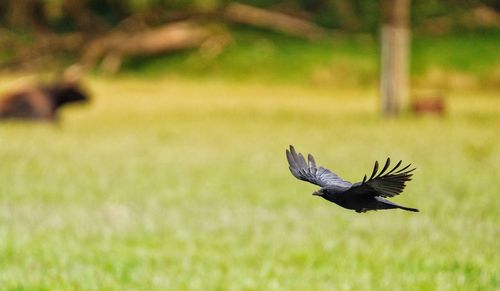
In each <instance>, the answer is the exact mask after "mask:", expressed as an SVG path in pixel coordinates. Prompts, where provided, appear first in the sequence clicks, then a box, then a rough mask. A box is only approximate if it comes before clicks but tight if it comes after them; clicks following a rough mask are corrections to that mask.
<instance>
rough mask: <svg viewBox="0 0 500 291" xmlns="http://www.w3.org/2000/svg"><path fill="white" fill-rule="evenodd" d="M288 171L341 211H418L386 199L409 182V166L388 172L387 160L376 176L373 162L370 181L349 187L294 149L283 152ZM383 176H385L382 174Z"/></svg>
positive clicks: (397, 167) (349, 184) (365, 180)
mask: <svg viewBox="0 0 500 291" xmlns="http://www.w3.org/2000/svg"><path fill="white" fill-rule="evenodd" d="M286 157H287V159H288V164H289V165H290V166H289V168H290V171H291V172H292V174H293V175H294V176H295V177H296V178H297V179H299V180H303V181H307V182H310V183H313V184H315V185H318V186H321V187H322V188H321V189H320V190H318V191H316V192H314V193H313V195H318V196H321V197H323V198H324V199H326V200H328V201H331V202H333V203H335V204H337V205H339V206H341V207H344V208H347V209H351V210H354V211H356V212H366V211H369V210H380V209H394V208H399V209H404V210H407V211H413V212H418V209H415V208H409V207H404V206H401V205H397V204H395V203H393V202H391V201H389V200H387V199H384V198H386V197H393V196H396V195H398V194H400V193H401V192H403V189H404V188H405V186H406V185H405V183H406V182H407V181H410V180H411V176H412V174H411V172H412V171H413V170H415V169H410V170H407V169H408V168H409V167H410V165H408V166H406V167H403V168H402V169H399V166H400V165H401V161H399V163H397V164H396V166H394V167H393V168H392V169H391V170H389V171H388V172H387V173H386V171H387V170H388V168H389V166H390V159H387V161H386V163H385V165H384V167H383V169H382V170H381V171H380V172H379V173H377V172H378V162H375V166H374V169H373V173H372V175H371V176H370V178H369V179H367V177H366V176H365V177H364V179H363V181H362V182H358V183H355V184H352V183H350V182H348V181H345V180H343V179H342V178H340V177H339V176H337V175H336V174H335V173H332V172H331V171H330V170H328V169H325V168H323V167H321V166H316V161H315V160H314V157H313V156H312V155H310V154H309V155H308V162H306V160H305V158H304V156H302V154H300V153H299V154H297V152H296V151H295V149H294V147H293V146H290V150H287V151H286ZM384 173H385V174H384Z"/></svg>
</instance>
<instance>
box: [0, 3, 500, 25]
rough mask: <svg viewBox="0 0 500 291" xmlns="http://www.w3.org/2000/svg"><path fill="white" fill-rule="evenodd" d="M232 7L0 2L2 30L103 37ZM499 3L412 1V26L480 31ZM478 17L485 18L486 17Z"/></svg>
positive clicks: (342, 19) (326, 16) (323, 13)
mask: <svg viewBox="0 0 500 291" xmlns="http://www.w3.org/2000/svg"><path fill="white" fill-rule="evenodd" d="M233 2H235V1H230V0H210V1H205V0H170V1H168V0H65V1H63V0H23V1H19V0H3V1H0V25H2V26H4V27H8V28H10V29H14V30H36V31H47V30H52V31H68V30H73V31H75V30H89V29H90V30H94V31H100V30H103V29H105V28H106V27H114V26H115V25H117V24H119V23H120V22H122V21H123V20H124V19H127V18H130V17H132V16H135V17H136V18H140V19H141V20H143V21H145V22H147V23H148V24H151V25H155V24H158V23H162V22H165V21H168V20H172V19H177V18H183V17H188V16H190V15H192V14H196V13H209V12H211V11H216V10H217V9H220V8H222V7H224V6H225V5H227V4H229V3H233ZM239 2H240V3H243V4H248V5H252V6H257V7H261V8H266V9H272V10H275V11H282V12H285V13H288V14H291V15H296V16H301V17H303V18H305V19H309V20H311V21H313V22H315V23H317V24H319V25H322V26H324V27H328V28H332V29H338V30H343V31H349V32H375V31H376V30H377V24H378V20H379V14H380V13H379V12H380V8H379V4H380V3H379V1H373V0H361V1H349V0H242V1H239ZM499 3H500V2H499V1H496V0H419V1H412V8H411V17H412V22H411V23H412V25H413V27H414V28H417V29H418V28H426V27H428V26H432V25H438V26H444V27H442V28H439V29H434V30H455V29H469V28H471V27H476V26H480V27H481V26H484V25H483V24H484V23H482V21H481V20H479V21H478V20H474V19H471V18H473V16H469V14H471V13H472V12H473V10H474V9H477V8H480V7H483V10H484V11H490V14H492V13H493V14H497V13H498V10H499V9H500V4H499ZM484 11H483V12H484ZM478 13H479V14H481V12H478ZM485 13H486V14H488V12H485ZM476 17H478V18H483V17H482V16H481V15H476ZM434 20H435V23H434V24H429V21H431V22H432V21H434ZM431 30H432V29H431ZM431 32H433V31H431Z"/></svg>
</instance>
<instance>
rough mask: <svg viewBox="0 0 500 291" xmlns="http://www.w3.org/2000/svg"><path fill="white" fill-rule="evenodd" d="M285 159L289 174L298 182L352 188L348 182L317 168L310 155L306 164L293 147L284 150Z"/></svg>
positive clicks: (326, 170) (319, 167) (321, 168)
mask: <svg viewBox="0 0 500 291" xmlns="http://www.w3.org/2000/svg"><path fill="white" fill-rule="evenodd" d="M286 158H287V160H288V164H289V165H290V166H289V169H290V172H292V174H293V175H294V176H295V178H297V179H299V180H302V181H307V182H309V183H313V184H315V185H318V186H321V187H327V186H334V187H345V188H349V187H351V186H352V184H351V183H350V182H348V181H345V180H343V179H342V178H340V177H339V176H337V175H336V174H335V173H332V172H331V171H330V170H328V169H325V168H323V167H321V166H317V165H316V161H315V160H314V157H313V156H312V155H311V154H309V155H308V156H307V162H306V159H305V158H304V156H303V155H302V154H301V153H297V152H296V151H295V148H294V147H293V146H290V150H286Z"/></svg>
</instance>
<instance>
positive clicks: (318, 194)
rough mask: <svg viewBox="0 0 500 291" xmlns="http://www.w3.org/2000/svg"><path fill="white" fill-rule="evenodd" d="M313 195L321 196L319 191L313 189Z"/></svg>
mask: <svg viewBox="0 0 500 291" xmlns="http://www.w3.org/2000/svg"><path fill="white" fill-rule="evenodd" d="M313 195H316V196H321V193H320V192H319V191H314V192H313Z"/></svg>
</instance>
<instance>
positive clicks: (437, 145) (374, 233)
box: [0, 78, 500, 290]
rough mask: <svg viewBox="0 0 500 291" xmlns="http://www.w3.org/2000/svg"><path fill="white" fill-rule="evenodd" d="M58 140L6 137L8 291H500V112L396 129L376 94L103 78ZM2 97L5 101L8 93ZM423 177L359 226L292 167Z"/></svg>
mask: <svg viewBox="0 0 500 291" xmlns="http://www.w3.org/2000/svg"><path fill="white" fill-rule="evenodd" d="M89 87H90V88H91V89H92V92H93V94H94V96H95V98H94V100H93V102H92V103H91V104H89V105H87V106H83V107H74V108H68V109H65V110H63V116H62V120H61V122H60V123H59V124H55V125H52V124H28V123H2V124H0V199H1V200H0V238H1V239H0V286H1V287H0V288H1V289H5V290H127V289H128V290H134V289H135V290H165V289H169V290H499V288H500V272H499V270H500V254H499V249H500V241H499V237H500V212H499V211H498V209H499V207H500V203H499V198H498V195H499V193H500V184H499V181H498V178H500V176H499V173H500V138H499V129H500V99H498V98H497V97H498V96H494V95H495V94H494V93H487V92H478V93H474V94H473V93H450V94H449V96H448V105H449V108H448V109H449V110H448V112H447V115H446V116H445V117H443V118H436V117H424V118H415V117H413V116H404V117H402V118H401V119H399V120H384V119H381V118H380V117H379V116H378V114H377V100H376V90H375V89H362V90H361V89H359V90H353V91H349V90H346V91H333V90H326V89H313V88H310V87H300V86H297V87H295V86H293V85H286V86H285V85H279V86H266V85H257V84H246V85H245V84H231V83H225V82H222V81H214V80H211V81H207V80H205V81H194V80H193V81H185V80H161V79H156V80H154V81H145V80H134V79H131V78H123V79H115V80H105V79H102V78H101V79H93V80H91V81H90V82H89ZM0 89H1V88H0ZM289 144H293V145H295V146H296V148H297V149H298V150H300V151H302V152H312V153H314V154H315V157H316V160H317V161H318V162H319V163H320V164H321V165H324V166H327V167H329V168H331V169H333V170H334V171H336V172H337V173H338V174H339V175H341V176H342V177H344V178H345V179H348V180H351V181H358V180H360V179H361V178H362V177H363V175H364V174H369V172H371V169H372V166H373V162H374V161H375V160H376V159H378V160H379V161H383V160H385V158H386V157H387V156H390V157H391V158H392V159H403V160H404V161H408V162H413V163H414V165H415V166H416V167H417V168H418V169H417V171H416V172H415V177H414V180H413V181H412V182H410V183H409V185H408V187H407V189H406V191H405V193H404V194H403V195H401V196H399V197H396V198H395V199H393V201H396V202H398V203H401V204H403V205H406V206H410V207H417V208H419V209H420V211H421V212H420V213H410V212H404V211H379V212H370V213H365V214H357V213H354V212H352V211H348V210H345V209H342V208H339V207H337V206H336V205H334V204H330V203H327V202H326V201H324V200H322V199H320V198H318V197H315V196H314V197H313V196H312V195H311V193H312V192H313V191H314V190H315V189H316V187H314V186H313V185H310V184H306V183H303V182H300V181H298V180H296V179H295V178H293V177H292V175H291V174H290V173H289V171H288V169H287V164H286V159H285V153H284V151H285V148H286V147H287V146H288V145H289Z"/></svg>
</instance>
